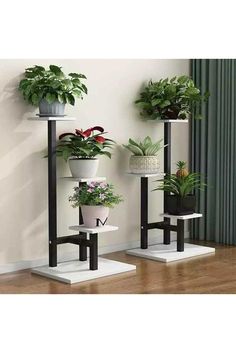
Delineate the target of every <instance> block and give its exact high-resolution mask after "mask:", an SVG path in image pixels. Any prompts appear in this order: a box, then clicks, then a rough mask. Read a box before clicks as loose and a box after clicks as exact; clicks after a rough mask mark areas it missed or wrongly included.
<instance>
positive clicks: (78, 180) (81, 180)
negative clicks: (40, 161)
mask: <svg viewBox="0 0 236 353" xmlns="http://www.w3.org/2000/svg"><path fill="white" fill-rule="evenodd" d="M60 179H64V180H68V181H73V182H77V183H89V182H92V181H106V177H94V178H73V177H60Z"/></svg>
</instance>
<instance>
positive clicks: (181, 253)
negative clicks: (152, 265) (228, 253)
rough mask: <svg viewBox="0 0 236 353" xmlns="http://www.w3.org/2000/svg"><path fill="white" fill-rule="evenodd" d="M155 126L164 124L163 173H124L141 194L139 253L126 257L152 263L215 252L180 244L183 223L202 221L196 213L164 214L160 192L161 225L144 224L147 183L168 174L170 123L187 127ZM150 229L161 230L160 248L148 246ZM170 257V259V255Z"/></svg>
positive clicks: (179, 121) (169, 171)
mask: <svg viewBox="0 0 236 353" xmlns="http://www.w3.org/2000/svg"><path fill="white" fill-rule="evenodd" d="M158 122H159V123H163V124H164V144H165V145H167V146H166V147H165V149H164V172H163V173H156V174H140V175H139V174H134V173H127V174H128V175H131V176H134V177H136V178H139V179H140V187H141V189H140V194H141V210H140V218H141V224H140V249H132V250H128V251H127V254H129V255H134V256H140V257H145V258H149V259H152V260H157V261H163V262H169V261H176V260H180V259H184V258H188V257H193V256H197V255H203V254H206V253H212V252H215V249H214V248H209V247H203V246H201V247H200V246H198V245H193V244H191V251H189V244H188V245H187V244H185V243H184V225H185V221H187V220H191V219H195V218H199V217H202V214H200V213H194V214H191V215H186V216H174V215H170V214H168V213H166V196H167V195H168V193H167V192H164V205H163V208H164V213H162V214H161V216H162V217H163V221H161V222H153V223H149V222H148V180H149V178H153V177H155V178H156V179H158V178H159V179H160V178H163V177H164V176H165V175H166V174H170V173H171V125H172V123H187V122H188V121H187V120H178V119H177V120H159V121H158ZM171 220H176V221H177V225H173V224H171ZM150 229H161V230H163V244H160V245H155V246H148V231H149V230H150ZM171 232H176V233H177V242H171ZM170 253H171V255H170Z"/></svg>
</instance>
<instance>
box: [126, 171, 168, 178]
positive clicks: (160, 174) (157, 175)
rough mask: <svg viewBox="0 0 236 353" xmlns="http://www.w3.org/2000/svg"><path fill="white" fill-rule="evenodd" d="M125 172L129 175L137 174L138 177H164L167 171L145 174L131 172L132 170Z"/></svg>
mask: <svg viewBox="0 0 236 353" xmlns="http://www.w3.org/2000/svg"><path fill="white" fill-rule="evenodd" d="M125 174H127V175H132V176H135V177H138V178H151V177H161V178H162V177H164V176H165V173H152V174H151V173H150V174H148V173H145V174H138V173H131V172H126V173H125Z"/></svg>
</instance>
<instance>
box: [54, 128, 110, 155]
mask: <svg viewBox="0 0 236 353" xmlns="http://www.w3.org/2000/svg"><path fill="white" fill-rule="evenodd" d="M95 131H98V132H97V133H96V132H95ZM105 133H106V132H104V129H103V127H101V126H94V127H91V128H89V129H87V130H85V131H83V130H82V129H81V130H79V129H76V130H75V133H72V132H66V133H64V134H61V135H60V136H59V142H58V144H57V156H60V157H62V158H64V160H65V161H67V159H68V158H69V157H76V158H94V157H96V156H97V155H105V156H107V157H109V158H111V153H110V152H109V151H107V150H106V149H107V148H112V144H114V143H115V141H113V140H110V139H107V138H105V137H103V136H102V135H104V134H105Z"/></svg>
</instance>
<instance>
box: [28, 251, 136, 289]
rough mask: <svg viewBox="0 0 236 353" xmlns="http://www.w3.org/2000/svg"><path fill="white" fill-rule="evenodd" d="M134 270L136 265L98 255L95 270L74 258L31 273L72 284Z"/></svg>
mask: <svg viewBox="0 0 236 353" xmlns="http://www.w3.org/2000/svg"><path fill="white" fill-rule="evenodd" d="M135 270H136V266H134V265H129V264H126V263H123V262H118V261H113V260H108V259H104V258H102V257H99V258H98V270H96V271H91V270H89V265H88V260H87V261H79V260H75V261H68V262H62V263H59V264H58V265H57V267H49V266H42V267H38V268H35V269H33V270H32V273H34V274H37V275H40V276H44V277H48V278H52V279H55V280H57V281H60V282H64V283H68V284H73V283H80V282H85V281H89V280H93V279H96V278H101V277H106V276H112V275H116V274H120V273H125V272H129V271H135Z"/></svg>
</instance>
